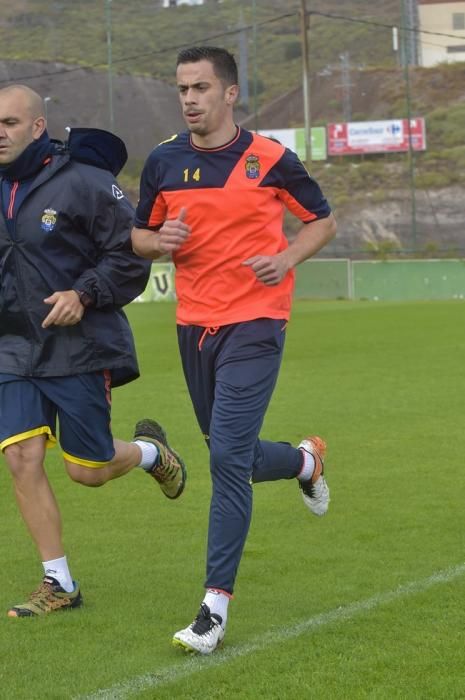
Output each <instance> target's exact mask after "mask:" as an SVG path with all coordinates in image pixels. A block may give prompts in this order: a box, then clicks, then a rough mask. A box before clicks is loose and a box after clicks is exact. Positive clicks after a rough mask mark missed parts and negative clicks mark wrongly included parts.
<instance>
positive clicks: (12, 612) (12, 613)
mask: <svg viewBox="0 0 465 700" xmlns="http://www.w3.org/2000/svg"><path fill="white" fill-rule="evenodd" d="M83 603H84V600H83V598H82V595H81V594H79V596H77V598H75V600H73V601H72V602H71V605H62V606H61V607H60V608H54V609H53V610H49V611H48V612H44V613H41V614H38V613H35V612H33V611H32V610H28V609H27V608H20V610H19V611H18V608H10V609H9V610H8V612H7V617H11V618H15V617H44V615H50V613H54V612H65V611H66V610H74V608H80V607H81V605H82V604H83Z"/></svg>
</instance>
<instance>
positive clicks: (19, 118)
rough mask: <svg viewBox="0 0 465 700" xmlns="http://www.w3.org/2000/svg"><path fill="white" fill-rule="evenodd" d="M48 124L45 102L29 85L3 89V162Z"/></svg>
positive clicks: (0, 108) (0, 91)
mask: <svg viewBox="0 0 465 700" xmlns="http://www.w3.org/2000/svg"><path fill="white" fill-rule="evenodd" d="M45 128H46V122H45V109H44V102H43V100H42V98H41V97H40V95H38V94H37V93H36V92H34V90H31V88H29V87H27V85H8V87H5V88H2V89H0V165H9V164H10V163H12V162H13V161H14V160H16V158H18V156H20V155H21V153H22V152H23V151H24V149H25V148H27V146H28V145H29V144H30V143H32V142H33V141H36V140H37V139H39V138H40V137H41V136H42V134H43V133H44V131H45Z"/></svg>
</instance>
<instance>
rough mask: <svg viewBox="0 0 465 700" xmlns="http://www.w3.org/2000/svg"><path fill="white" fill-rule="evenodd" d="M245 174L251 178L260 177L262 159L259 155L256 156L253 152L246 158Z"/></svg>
mask: <svg viewBox="0 0 465 700" xmlns="http://www.w3.org/2000/svg"><path fill="white" fill-rule="evenodd" d="M245 174H246V176H247V177H248V178H249V180H256V179H257V177H260V161H259V159H258V156H254V155H253V154H250V156H247V158H246V159H245Z"/></svg>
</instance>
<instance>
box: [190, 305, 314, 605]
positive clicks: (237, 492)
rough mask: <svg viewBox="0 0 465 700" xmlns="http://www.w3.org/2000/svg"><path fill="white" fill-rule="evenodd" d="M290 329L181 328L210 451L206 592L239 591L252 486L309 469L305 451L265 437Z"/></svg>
mask: <svg viewBox="0 0 465 700" xmlns="http://www.w3.org/2000/svg"><path fill="white" fill-rule="evenodd" d="M285 325H286V322H285V321H283V320H274V319H268V318H260V319H256V320H253V321H246V322H243V323H237V324H231V325H227V326H220V327H214V328H203V327H201V326H181V325H179V326H178V327H177V328H178V342H179V349H180V353H181V358H182V364H183V369H184V375H185V377H186V382H187V386H188V390H189V394H190V397H191V400H192V404H193V407H194V410H195V414H196V417H197V420H198V423H199V425H200V429H201V430H202V432H203V434H204V436H205V439H206V442H207V445H208V446H209V448H210V472H211V478H212V487H213V488H212V499H211V505H210V519H209V529H208V552H207V578H206V582H205V587H206V588H219V589H222V590H224V591H226V592H228V593H232V592H233V588H234V581H235V578H236V574H237V570H238V567H239V562H240V559H241V556H242V550H243V548H244V544H245V540H246V537H247V532H248V530H249V525H250V519H251V515H252V482H254V483H257V482H260V481H274V480H277V479H291V478H293V477H295V476H297V474H298V473H299V471H300V469H301V465H302V454H301V452H300V450H298V449H296V448H295V447H292V446H291V445H289V444H288V443H284V442H269V441H265V440H259V437H258V436H259V433H260V429H261V427H262V423H263V419H264V416H265V412H266V409H267V407H268V404H269V401H270V399H271V395H272V393H273V390H274V387H275V384H276V380H277V377H278V372H279V367H280V364H281V358H282V353H283V348H284V339H285V330H284V328H285Z"/></svg>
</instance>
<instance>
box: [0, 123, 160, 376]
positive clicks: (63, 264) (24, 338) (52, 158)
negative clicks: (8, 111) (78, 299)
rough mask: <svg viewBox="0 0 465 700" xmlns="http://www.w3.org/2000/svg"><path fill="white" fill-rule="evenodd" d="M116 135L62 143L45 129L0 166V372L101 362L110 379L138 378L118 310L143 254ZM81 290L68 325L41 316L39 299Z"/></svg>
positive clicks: (37, 372)
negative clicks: (76, 316) (137, 247)
mask: <svg viewBox="0 0 465 700" xmlns="http://www.w3.org/2000/svg"><path fill="white" fill-rule="evenodd" d="M125 160H126V149H125V147H124V144H123V143H122V141H121V140H120V139H118V138H117V137H116V136H114V135H113V134H110V133H109V132H103V131H100V130H98V129H78V130H73V131H71V134H70V139H69V142H68V145H67V146H66V147H65V146H63V145H60V144H58V143H56V142H55V143H54V142H50V141H49V139H48V136H47V134H46V133H45V134H43V135H42V137H41V139H39V140H38V141H37V142H34V143H33V144H31V145H30V146H28V148H27V149H26V150H25V151H23V153H22V154H21V155H20V156H19V158H18V159H17V160H16V161H14V162H13V163H12V164H10V166H7V167H6V168H5V167H3V168H2V169H1V171H2V172H0V176H2V177H0V194H1V214H0V373H4V374H14V375H19V376H24V377H27V376H35V377H52V376H53V377H60V376H69V375H75V374H82V373H86V372H95V371H100V370H104V369H108V370H110V372H111V375H112V384H113V386H118V385H119V384H124V383H126V382H128V381H131V380H132V379H135V378H136V377H138V376H139V372H138V366H137V359H136V354H135V348H134V341H133V336H132V332H131V329H130V326H129V323H128V320H127V318H126V315H125V314H124V312H123V311H122V308H121V307H123V306H124V305H125V304H127V303H129V302H130V301H132V300H133V299H135V298H136V297H137V296H138V295H139V294H141V292H142V291H143V290H144V289H145V286H146V284H147V281H148V277H149V273H150V262H149V261H146V260H142V259H141V258H139V257H137V256H136V255H134V253H133V252H132V248H131V239H130V234H131V228H132V223H133V217H134V210H133V207H132V205H131V204H130V203H129V201H128V200H127V198H126V197H125V196H124V194H123V192H122V191H121V189H120V187H119V185H118V183H117V182H116V180H115V177H114V174H116V173H117V172H118V171H119V169H120V168H121V167H122V165H124V162H125ZM68 289H76V290H79V291H82V292H86V294H88V295H89V297H90V299H91V300H92V305H91V306H90V307H89V308H86V310H85V312H84V315H83V317H82V319H81V321H80V322H79V323H78V324H76V325H72V326H50V327H49V328H45V329H44V328H42V326H41V324H42V321H43V320H44V318H45V317H46V316H47V314H48V313H49V311H50V306H49V305H47V304H45V303H44V301H43V300H44V298H46V297H48V296H50V295H51V294H53V292H56V291H64V290H68Z"/></svg>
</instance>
